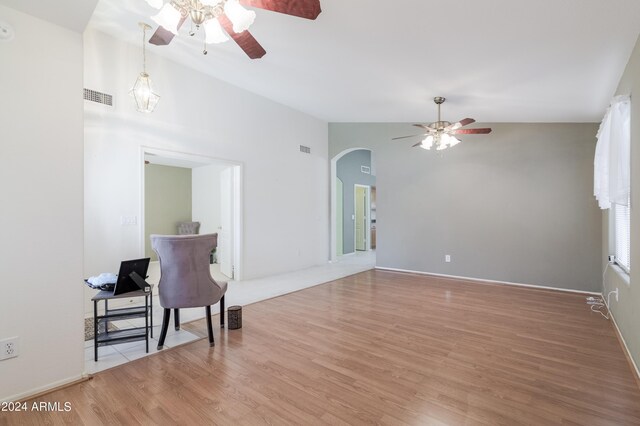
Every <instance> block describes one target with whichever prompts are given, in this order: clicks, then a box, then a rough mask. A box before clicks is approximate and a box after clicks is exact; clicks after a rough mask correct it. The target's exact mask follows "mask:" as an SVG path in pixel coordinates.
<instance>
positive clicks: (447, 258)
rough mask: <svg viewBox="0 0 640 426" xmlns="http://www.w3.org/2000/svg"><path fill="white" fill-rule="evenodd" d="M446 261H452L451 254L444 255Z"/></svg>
mask: <svg viewBox="0 0 640 426" xmlns="http://www.w3.org/2000/svg"><path fill="white" fill-rule="evenodd" d="M444 261H445V262H447V263H449V262H451V255H449V254H445V255H444Z"/></svg>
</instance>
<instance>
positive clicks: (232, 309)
mask: <svg viewBox="0 0 640 426" xmlns="http://www.w3.org/2000/svg"><path fill="white" fill-rule="evenodd" d="M227 317H228V322H229V324H228V325H227V328H228V329H229V330H237V329H239V328H242V306H229V309H227Z"/></svg>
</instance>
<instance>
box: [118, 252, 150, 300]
mask: <svg viewBox="0 0 640 426" xmlns="http://www.w3.org/2000/svg"><path fill="white" fill-rule="evenodd" d="M150 260H151V259H150V258H148V257H145V258H143V259H133V260H125V261H123V262H121V263H120V272H118V280H117V281H116V286H115V288H114V289H113V295H114V296H117V295H118V294H123V293H129V292H131V291H138V290H145V285H147V284H146V282H145V281H144V280H145V278H147V269H149V261H150ZM147 286H148V285H147Z"/></svg>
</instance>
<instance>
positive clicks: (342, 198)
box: [329, 148, 376, 262]
mask: <svg viewBox="0 0 640 426" xmlns="http://www.w3.org/2000/svg"><path fill="white" fill-rule="evenodd" d="M330 179H331V182H330V190H331V216H330V219H331V227H330V231H329V232H330V252H329V258H330V260H331V261H332V262H334V261H337V260H339V259H343V260H344V259H345V256H348V255H354V254H358V253H359V255H358V257H362V255H364V254H365V253H363V252H366V251H369V252H371V253H369V255H370V256H369V257H374V258H375V252H372V250H373V249H374V248H375V245H374V244H375V243H374V241H375V232H376V231H375V226H376V220H375V214H376V213H375V210H374V209H375V207H374V204H373V202H374V199H373V198H372V197H373V195H372V194H373V190H374V188H375V187H376V168H375V161H374V154H373V151H371V150H370V149H368V148H350V149H346V150H344V151H342V152H341V153H339V154H338V155H336V156H335V157H333V158H332V159H331V175H330ZM356 185H359V186H360V187H365V188H366V190H365V193H364V194H363V193H362V192H360V203H359V204H360V205H359V206H358V208H359V210H360V211H359V212H358V214H357V215H356V205H357V204H358V202H357V194H356V188H357V187H358V186H356ZM363 198H364V200H363ZM363 210H364V214H363ZM356 216H357V217H358V220H357V223H356ZM356 228H357V229H356ZM357 239H358V240H359V241H358V242H357V241H356V240H357ZM374 261H375V260H374Z"/></svg>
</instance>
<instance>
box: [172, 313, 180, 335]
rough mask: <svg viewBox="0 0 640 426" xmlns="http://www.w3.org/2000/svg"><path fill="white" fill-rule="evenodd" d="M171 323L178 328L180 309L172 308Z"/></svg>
mask: <svg viewBox="0 0 640 426" xmlns="http://www.w3.org/2000/svg"><path fill="white" fill-rule="evenodd" d="M173 323H174V325H175V327H176V331H178V330H180V309H174V310H173Z"/></svg>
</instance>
